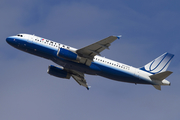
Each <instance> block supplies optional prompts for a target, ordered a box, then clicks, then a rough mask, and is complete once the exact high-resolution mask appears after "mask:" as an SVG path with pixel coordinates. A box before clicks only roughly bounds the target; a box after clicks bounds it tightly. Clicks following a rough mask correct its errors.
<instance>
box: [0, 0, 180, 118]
mask: <svg viewBox="0 0 180 120" xmlns="http://www.w3.org/2000/svg"><path fill="white" fill-rule="evenodd" d="M179 6H180V2H179V1H178V0H171V1H170V0H158V1H155V0H152V1H144V0H138V1H131V0H106V1H102V0H91V1H82V0H76V1H71V0H62V1H58V0H44V1H43V0H38V1H37V0H27V1H23V0H14V1H11V0H1V2H0V16H1V17H0V33H1V36H0V38H1V40H0V54H1V56H0V61H1V63H0V65H1V73H0V76H1V77H0V78H1V79H0V119H1V120H32V119H33V120H50V119H53V120H59V119H62V120H72V119H73V120H84V119H86V120H100V119H103V120H109V119H113V120H114V119H123V120H129V119H134V120H139V119H146V120H152V119H153V120H161V119H163V120H169V119H173V120H174V119H179V118H180V114H179V111H180V96H179V91H180V87H179V85H180V81H179V72H180V69H179V68H180V63H179V61H180V56H179V52H180V47H179V44H180V37H179V33H180V24H179V21H180V8H179ZM18 33H29V34H35V35H37V36H41V37H44V38H47V39H50V40H53V41H56V42H60V43H63V44H66V45H69V46H72V47H75V48H81V47H84V46H86V45H89V44H91V43H94V42H96V41H98V40H101V39H103V38H105V37H108V36H110V35H120V34H121V35H122V39H120V40H117V41H115V42H114V43H112V45H111V47H110V50H105V51H103V52H102V56H106V57H107V58H111V59H113V60H116V61H119V62H122V63H125V64H129V65H132V66H134V67H141V66H143V65H145V64H146V63H148V62H150V61H151V60H153V59H154V58H156V57H158V56H159V55H161V54H163V53H164V52H170V53H173V54H175V57H174V59H173V60H172V62H171V64H170V66H169V68H168V70H170V71H173V72H174V73H173V74H172V75H171V76H169V77H168V80H169V81H170V82H171V83H172V85H171V86H164V87H162V91H157V90H156V89H154V88H153V87H152V86H148V85H134V84H128V83H122V82H116V81H112V80H109V79H106V78H102V77H99V76H89V75H86V79H87V82H88V84H89V85H91V86H92V87H91V89H90V90H89V91H87V90H86V89H85V88H84V87H81V86H79V85H78V84H77V83H76V82H75V81H74V80H73V79H72V78H71V79H70V80H65V79H60V78H55V77H52V76H50V75H48V74H47V72H46V70H47V68H48V65H51V64H52V65H55V63H53V62H51V61H48V60H45V59H42V58H39V57H36V56H33V55H30V54H27V53H24V52H22V51H19V50H17V49H15V48H12V47H11V46H9V45H8V44H7V43H6V41H5V39H6V38H7V37H8V36H11V35H16V34H18Z"/></svg>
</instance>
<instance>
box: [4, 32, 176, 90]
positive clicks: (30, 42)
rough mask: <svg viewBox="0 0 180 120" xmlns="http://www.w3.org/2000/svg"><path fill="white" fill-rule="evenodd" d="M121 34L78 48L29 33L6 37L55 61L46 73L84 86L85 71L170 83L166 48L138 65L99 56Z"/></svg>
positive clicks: (125, 79) (137, 81)
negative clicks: (133, 65)
mask: <svg viewBox="0 0 180 120" xmlns="http://www.w3.org/2000/svg"><path fill="white" fill-rule="evenodd" d="M120 38H121V36H109V37H107V38H105V39H102V40H100V41H98V42H96V43H93V44H91V45H88V46H86V47H83V48H81V49H76V48H73V47H70V46H67V45H64V44H61V43H57V42H54V41H51V40H48V39H45V38H42V37H38V36H35V35H31V34H18V35H15V36H10V37H7V38H6V41H7V43H8V44H10V45H11V46H13V47H15V48H17V49H19V50H22V51H24V52H27V53H30V54H33V55H36V56H39V57H42V58H45V59H49V60H51V61H53V62H54V63H56V64H58V65H50V66H49V67H48V70H47V73H48V74H50V75H52V76H55V77H58V78H64V79H70V78H71V77H72V78H74V80H75V81H76V82H77V83H78V84H79V85H81V86H84V87H86V88H87V90H89V88H90V86H88V84H87V82H86V79H85V74H89V75H99V76H102V77H105V78H109V79H112V80H115V81H121V82H128V83H134V84H147V85H153V86H154V87H155V88H156V89H157V90H161V86H162V85H166V86H169V85H170V82H169V81H168V80H166V79H165V78H166V77H168V76H169V75H170V74H171V73H172V72H171V71H166V70H167V68H168V66H169V64H170V62H171V60H172V58H173V57H174V55H173V54H171V53H167V52H166V53H164V54H162V55H161V56H159V57H157V58H156V59H154V60H153V61H151V62H149V63H148V64H146V65H144V66H143V67H140V68H135V67H132V66H129V65H126V64H123V63H120V62H116V61H114V60H111V59H107V58H105V57H101V55H100V53H101V52H102V51H103V50H105V49H109V46H110V45H111V43H112V42H114V41H115V40H116V39H120Z"/></svg>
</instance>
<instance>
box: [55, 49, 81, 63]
mask: <svg viewBox="0 0 180 120" xmlns="http://www.w3.org/2000/svg"><path fill="white" fill-rule="evenodd" d="M57 56H58V57H61V58H64V59H68V60H75V61H79V60H80V57H79V56H78V55H77V54H76V53H74V52H72V51H69V50H67V49H64V48H59V49H58V52H57Z"/></svg>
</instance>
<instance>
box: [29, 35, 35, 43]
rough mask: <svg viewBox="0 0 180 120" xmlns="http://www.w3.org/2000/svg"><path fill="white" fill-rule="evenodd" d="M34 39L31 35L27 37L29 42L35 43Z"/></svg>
mask: <svg viewBox="0 0 180 120" xmlns="http://www.w3.org/2000/svg"><path fill="white" fill-rule="evenodd" d="M33 39H34V36H32V35H30V36H28V38H27V42H28V43H33Z"/></svg>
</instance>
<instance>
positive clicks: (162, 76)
mask: <svg viewBox="0 0 180 120" xmlns="http://www.w3.org/2000/svg"><path fill="white" fill-rule="evenodd" d="M171 73H173V72H171V71H164V72H160V73H157V74H154V75H151V76H149V77H150V78H151V79H152V80H160V81H162V80H164V79H165V78H166V77H168V76H169V75H170V74H171Z"/></svg>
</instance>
